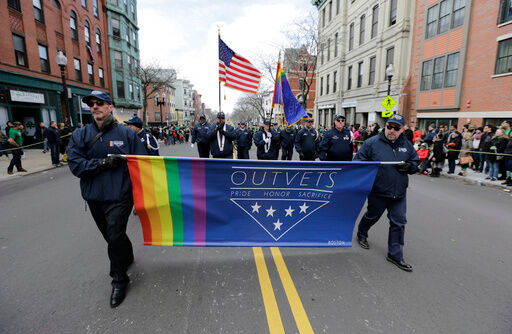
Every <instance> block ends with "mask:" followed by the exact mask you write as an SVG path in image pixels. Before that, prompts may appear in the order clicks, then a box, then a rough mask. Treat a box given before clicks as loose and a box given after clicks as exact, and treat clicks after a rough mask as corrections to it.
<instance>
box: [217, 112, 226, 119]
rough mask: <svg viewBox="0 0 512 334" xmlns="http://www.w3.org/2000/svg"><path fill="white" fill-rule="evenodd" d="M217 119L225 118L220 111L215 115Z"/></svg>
mask: <svg viewBox="0 0 512 334" xmlns="http://www.w3.org/2000/svg"><path fill="white" fill-rule="evenodd" d="M217 118H226V115H225V114H224V113H223V112H222V111H220V112H218V113H217Z"/></svg>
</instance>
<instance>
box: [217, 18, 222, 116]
mask: <svg viewBox="0 0 512 334" xmlns="http://www.w3.org/2000/svg"><path fill="white" fill-rule="evenodd" d="M217 30H218V34H219V38H218V39H217V50H219V48H220V27H219V26H218V27H217ZM221 101H222V98H221V84H220V71H219V112H221V111H222V102H221Z"/></svg>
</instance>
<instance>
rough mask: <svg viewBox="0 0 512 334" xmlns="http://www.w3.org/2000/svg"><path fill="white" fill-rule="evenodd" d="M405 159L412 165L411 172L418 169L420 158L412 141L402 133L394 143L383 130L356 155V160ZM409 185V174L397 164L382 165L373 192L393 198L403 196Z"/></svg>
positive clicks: (368, 140) (370, 139)
mask: <svg viewBox="0 0 512 334" xmlns="http://www.w3.org/2000/svg"><path fill="white" fill-rule="evenodd" d="M356 160H359V161H405V162H408V163H410V164H411V165H412V168H411V170H410V171H409V174H414V173H416V172H417V171H418V164H419V163H420V158H419V157H418V153H416V150H415V149H414V146H412V143H411V142H410V141H409V140H407V138H405V136H404V135H403V134H401V135H400V136H399V137H398V139H397V140H395V142H394V143H392V142H390V141H389V140H388V139H387V138H386V136H385V135H384V131H382V132H381V133H380V134H379V135H378V136H373V137H371V138H369V139H367V140H366V141H365V142H364V143H363V146H361V149H360V150H359V151H358V152H357V154H356V156H355V157H354V161H356ZM408 186H409V176H408V175H407V174H402V173H400V172H399V171H398V170H397V169H396V168H395V165H381V166H380V167H379V170H378V171H377V176H376V177H375V182H374V184H373V188H372V191H371V193H372V194H373V195H377V196H382V197H391V198H403V197H405V195H406V192H407V187H408Z"/></svg>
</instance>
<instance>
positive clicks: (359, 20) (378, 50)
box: [312, 0, 415, 127]
mask: <svg viewBox="0 0 512 334" xmlns="http://www.w3.org/2000/svg"><path fill="white" fill-rule="evenodd" d="M312 3H313V5H315V6H316V7H317V8H318V10H319V15H318V19H319V23H318V27H319V48H318V58H317V62H318V63H317V81H316V83H317V89H316V99H315V115H314V118H316V119H318V123H317V124H319V125H326V126H328V127H329V126H330V125H331V124H332V119H333V116H334V115H336V114H340V113H341V114H343V115H345V117H346V124H347V125H350V124H361V125H371V124H372V123H374V122H377V123H379V124H380V125H383V124H384V123H385V120H384V119H383V118H382V117H381V113H382V111H384V108H383V107H382V106H381V102H382V101H383V100H384V98H385V97H386V96H387V91H388V78H387V77H386V68H387V66H388V65H389V64H393V68H394V74H393V77H392V80H391V94H390V95H391V96H392V97H393V99H395V100H396V102H399V98H400V90H401V87H402V86H403V84H404V83H405V81H406V80H407V76H408V70H409V62H410V48H411V38H412V32H411V29H412V21H413V18H414V4H415V1H412V0H367V1H364V0H313V1H312ZM397 109H398V103H397V105H396V106H395V107H394V108H393V109H392V110H397Z"/></svg>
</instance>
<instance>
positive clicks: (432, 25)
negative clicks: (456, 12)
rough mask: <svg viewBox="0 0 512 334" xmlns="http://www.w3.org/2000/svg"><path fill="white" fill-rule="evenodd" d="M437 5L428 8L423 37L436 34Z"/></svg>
mask: <svg viewBox="0 0 512 334" xmlns="http://www.w3.org/2000/svg"><path fill="white" fill-rule="evenodd" d="M438 10H439V6H438V5H435V6H432V7H430V8H429V9H428V13H427V29H426V31H425V38H430V37H433V36H435V34H436V26H437V24H436V22H437V14H438Z"/></svg>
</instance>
